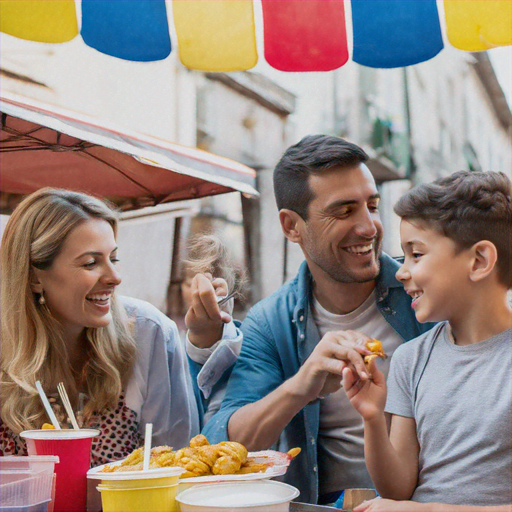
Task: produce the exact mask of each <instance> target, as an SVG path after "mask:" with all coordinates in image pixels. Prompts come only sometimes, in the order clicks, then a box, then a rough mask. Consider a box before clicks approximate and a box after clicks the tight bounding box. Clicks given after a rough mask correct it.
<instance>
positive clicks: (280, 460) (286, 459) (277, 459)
mask: <svg viewBox="0 0 512 512" xmlns="http://www.w3.org/2000/svg"><path fill="white" fill-rule="evenodd" d="M248 457H251V458H253V459H254V460H255V461H256V462H257V463H260V464H261V463H267V464H268V463H272V464H273V465H272V466H270V467H268V468H267V469H266V471H264V472H262V473H247V474H244V475H208V476H197V477H194V478H182V479H180V482H183V483H187V484H199V483H213V482H234V481H244V482H245V481H248V480H265V479H268V478H274V477H276V476H282V475H284V474H285V473H286V471H287V470H288V466H289V465H290V461H291V460H292V458H291V457H290V456H289V455H288V454H287V453H282V452H276V451H274V450H263V451H260V452H249V454H248ZM123 460H124V459H122V460H118V461H116V462H111V463H109V464H103V465H102V466H97V467H95V468H92V469H90V470H89V471H88V472H87V478H92V479H95V480H100V479H101V476H102V473H101V470H102V469H103V468H104V467H105V466H118V465H119V464H121V463H122V462H123ZM162 469H164V468H162Z"/></svg>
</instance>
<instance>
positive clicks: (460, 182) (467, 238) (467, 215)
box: [394, 171, 512, 288]
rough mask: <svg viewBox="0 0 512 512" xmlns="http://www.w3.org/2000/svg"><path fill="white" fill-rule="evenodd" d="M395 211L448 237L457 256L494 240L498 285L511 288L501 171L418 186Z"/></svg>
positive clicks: (508, 215) (511, 224) (510, 223)
mask: <svg viewBox="0 0 512 512" xmlns="http://www.w3.org/2000/svg"><path fill="white" fill-rule="evenodd" d="M394 210H395V213H396V214H397V215H398V216H399V217H401V218H402V219H405V220H410V221H419V222H420V224H425V225H427V226H428V227H430V228H432V229H435V230H436V231H437V232H439V233H441V234H442V235H444V236H446V237H448V238H450V239H451V240H453V241H454V242H455V245H456V248H457V251H459V252H460V251H462V250H464V249H468V248H470V247H471V246H472V245H474V244H476V243H477V242H480V241H481V240H488V241H490V242H492V243H493V244H494V245H495V246H496V249H497V252H498V261H497V264H496V265H497V268H498V276H499V279H500V282H501V283H502V284H504V285H505V286H507V287H508V288H510V287H511V286H512V282H511V268H510V265H511V255H510V253H511V249H512V247H511V246H512V208H511V184H510V180H509V179H508V177H507V176H506V175H505V174H503V173H502V172H469V171H460V172H456V173H454V174H452V175H451V176H448V177H446V178H441V179H438V180H436V181H434V182H433V183H425V184H422V185H418V186H417V187H415V188H413V189H412V190H409V192H407V193H406V194H405V195H403V196H402V197H401V198H400V199H399V200H398V202H397V204H396V205H395V208H394Z"/></svg>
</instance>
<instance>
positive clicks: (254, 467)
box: [236, 457, 274, 475]
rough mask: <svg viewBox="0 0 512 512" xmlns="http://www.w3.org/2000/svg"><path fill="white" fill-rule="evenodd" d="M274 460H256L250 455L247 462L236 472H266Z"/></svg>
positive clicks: (245, 473)
mask: <svg viewBox="0 0 512 512" xmlns="http://www.w3.org/2000/svg"><path fill="white" fill-rule="evenodd" d="M273 465H274V464H273V463H272V462H267V463H265V462H256V461H255V460H254V459H252V458H251V457H249V458H248V459H247V461H246V462H245V464H243V465H242V467H241V468H240V469H239V470H238V471H237V472H236V474H237V475H247V474H250V473H264V472H265V471H266V470H267V469H268V468H270V467H272V466H273Z"/></svg>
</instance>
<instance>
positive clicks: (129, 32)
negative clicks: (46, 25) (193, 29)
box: [32, 0, 171, 62]
mask: <svg viewBox="0 0 512 512" xmlns="http://www.w3.org/2000/svg"><path fill="white" fill-rule="evenodd" d="M32 3H36V2H33V1H32ZM81 33H82V37H83V40H84V42H85V44H87V45H88V46H91V47H92V48H95V49H96V50H98V51H100V52H101V53H105V54H107V55H112V56H113V57H118V58H120V59H125V60H134V61H143V62H148V61H155V60H162V59H165V58H166V57H167V56H168V55H169V53H171V39H170V37H169V25H168V23H167V10H166V8H165V1H164V0H151V1H150V2H148V1H147V0H115V1H108V2H106V1H105V0H82V32H81Z"/></svg>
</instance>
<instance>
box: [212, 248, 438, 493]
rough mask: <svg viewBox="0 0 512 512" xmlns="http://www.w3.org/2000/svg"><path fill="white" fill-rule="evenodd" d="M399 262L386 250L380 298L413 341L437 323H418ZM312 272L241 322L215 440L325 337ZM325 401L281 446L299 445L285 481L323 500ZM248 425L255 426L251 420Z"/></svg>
mask: <svg viewBox="0 0 512 512" xmlns="http://www.w3.org/2000/svg"><path fill="white" fill-rule="evenodd" d="M398 268H399V264H398V263H397V262H396V261H395V260H393V259H392V258H390V257H389V256H387V255H385V254H383V255H382V256H381V272H380V274H379V276H378V278H377V280H376V301H377V306H378V308H379V310H380V312H381V313H382V316H383V317H384V318H385V319H386V321H387V322H388V323H389V324H390V325H391V327H393V329H394V330H395V331H396V332H397V333H398V334H399V335H400V336H401V337H402V338H403V339H404V341H409V340H411V339H413V338H416V337H417V336H419V335H420V334H422V333H423V332H425V331H427V330H428V329H430V328H431V327H432V325H433V324H419V323H418V322H417V321H416V318H415V315H414V311H413V310H412V308H411V298H410V297H409V296H408V295H407V294H406V293H405V291H404V289H403V286H402V285H401V283H400V282H399V281H398V280H397V279H396V278H395V273H396V271H397V270H398ZM312 282H313V281H312V276H311V273H310V271H309V269H308V266H307V264H306V262H304V263H303V264H302V265H301V267H300V269H299V272H298V274H297V276H296V277H295V279H293V280H292V281H290V282H289V283H286V284H285V285H283V286H282V287H281V288H280V289H279V290H277V291H276V292H275V293H274V294H273V295H271V296H270V297H268V298H266V299H263V300H262V301H260V302H258V303H257V304H256V305H255V306H254V307H253V308H251V310H250V311H249V313H248V315H247V317H246V319H245V320H244V322H243V323H242V332H243V335H244V340H243V344H242V351H241V353H240V356H239V358H238V361H237V363H236V365H235V367H234V369H233V372H232V374H231V377H230V379H229V383H228V387H227V391H226V396H225V398H224V400H223V402H222V406H221V408H220V410H219V411H218V412H217V414H215V415H214V416H213V417H212V418H211V420H210V421H209V422H208V423H207V424H206V426H205V428H204V429H203V434H204V435H205V436H206V437H207V438H208V440H209V441H210V442H211V443H218V442H220V441H225V440H227V439H228V433H227V427H228V422H229V419H230V417H231V415H232V414H233V413H234V412H235V411H236V410H238V409H239V408H240V407H243V406H244V405H247V404H250V403H253V402H256V401H258V400H260V399H261V398H263V397H265V396H266V395H268V394H269V393H270V392H271V391H273V390H274V389H276V388H277V387H278V386H280V385H281V384H282V383H283V382H284V381H285V380H287V379H289V378H290V377H292V376H293V375H295V374H296V373H297V371H298V370H299V368H300V366H301V365H302V364H303V363H304V361H305V360H306V359H307V357H308V356H309V355H310V354H311V352H312V351H313V349H314V348H315V346H316V345H317V343H318V342H319V341H320V333H319V331H318V328H317V326H316V324H315V323H314V321H313V316H312V314H311V298H312V289H313V287H312ZM319 423H320V404H319V402H318V401H316V402H312V403H310V404H308V405H307V406H306V407H304V408H303V409H302V411H300V412H299V413H298V414H297V415H296V416H295V417H294V418H293V419H292V420H291V421H290V423H289V424H288V425H287V426H286V428H285V429H284V431H283V433H282V434H281V436H280V439H279V442H278V444H277V446H276V449H278V450H280V451H284V452H286V451H288V450H289V449H290V448H294V447H300V448H301V449H302V453H301V454H300V455H299V456H298V457H297V458H296V459H295V460H294V461H293V462H292V464H291V465H290V467H289V469H288V472H287V474H286V475H285V477H284V480H285V481H286V482H288V483H290V484H291V485H294V486H296V487H298V488H299V490H300V492H301V494H300V501H302V502H306V503H316V502H317V500H318V462H317V441H318V429H319ZM247 428H249V429H250V428H251V424H250V422H248V424H247Z"/></svg>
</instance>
